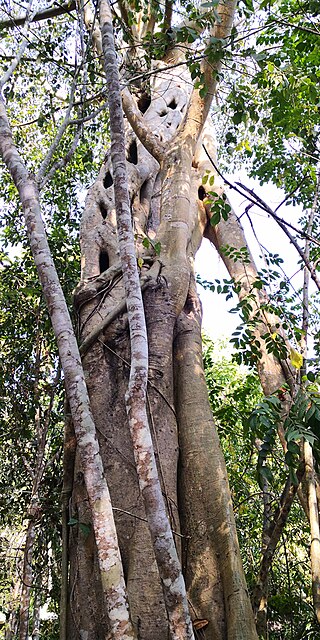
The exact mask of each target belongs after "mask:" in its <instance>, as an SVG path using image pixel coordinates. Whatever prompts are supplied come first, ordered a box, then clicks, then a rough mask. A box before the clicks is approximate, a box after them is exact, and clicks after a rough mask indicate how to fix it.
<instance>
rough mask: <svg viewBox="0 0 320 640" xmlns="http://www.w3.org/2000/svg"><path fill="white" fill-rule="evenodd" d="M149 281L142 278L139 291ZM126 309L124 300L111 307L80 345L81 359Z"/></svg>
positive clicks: (145, 286) (145, 277)
mask: <svg viewBox="0 0 320 640" xmlns="http://www.w3.org/2000/svg"><path fill="white" fill-rule="evenodd" d="M150 281H151V276H143V277H142V278H141V279H140V284H141V291H145V289H146V288H147V287H148V286H149V284H150ZM126 309H127V301H126V300H125V299H124V300H121V302H119V303H118V304H117V305H116V306H115V307H113V309H112V311H110V313H108V315H107V316H106V317H105V318H104V319H103V320H102V321H101V322H99V324H97V325H96V326H95V328H94V329H93V330H92V331H91V333H90V334H89V335H88V336H87V338H86V339H85V340H84V341H83V342H82V344H81V345H80V349H79V351H80V354H81V356H82V357H84V356H85V355H86V353H87V352H88V350H89V349H90V347H92V345H93V344H94V343H95V341H96V340H97V339H98V338H99V335H100V333H102V331H104V329H106V328H107V327H108V326H109V325H110V324H111V323H112V322H113V321H114V320H115V319H116V318H117V317H118V316H119V315H120V314H121V313H124V312H125V311H126Z"/></svg>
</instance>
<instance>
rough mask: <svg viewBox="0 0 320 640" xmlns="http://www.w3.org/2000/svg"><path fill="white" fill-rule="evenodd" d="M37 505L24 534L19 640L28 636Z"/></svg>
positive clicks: (25, 639)
mask: <svg viewBox="0 0 320 640" xmlns="http://www.w3.org/2000/svg"><path fill="white" fill-rule="evenodd" d="M37 509H38V506H37V504H34V505H33V508H32V509H30V512H29V522H28V528H27V534H26V542H25V547H24V557H23V571H22V592H21V604H20V611H19V640H28V635H29V613H30V596H31V589H32V588H33V568H32V559H33V547H34V541H35V535H36V531H35V515H36V512H37Z"/></svg>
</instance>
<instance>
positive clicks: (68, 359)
mask: <svg viewBox="0 0 320 640" xmlns="http://www.w3.org/2000/svg"><path fill="white" fill-rule="evenodd" d="M0 152H1V155H2V157H3V160H4V162H5V163H6V165H7V167H8V170H9V172H10V174H11V176H12V178H13V181H14V183H15V185H16V187H17V189H18V192H19V196H20V200H21V204H22V208H23V212H24V216H25V222H26V226H27V231H28V235H29V241H30V247H31V251H32V254H33V258H34V261H35V264H36V267H37V270H38V275H39V279H40V282H41V285H42V288H43V293H44V297H45V299H46V302H47V306H48V309H49V313H50V318H51V322H52V326H53V330H54V333H55V336H56V339H57V343H58V349H59V355H60V359H61V364H62V368H63V371H64V375H65V385H66V389H67V394H68V400H69V404H70V408H71V413H72V418H73V423H74V428H75V433H76V437H77V445H78V449H79V451H80V452H81V458H82V464H83V473H84V478H85V482H86V487H87V491H88V497H89V501H90V507H91V511H92V522H93V528H94V533H95V539H96V544H97V549H98V558H99V569H100V575H101V581H102V584H103V593H104V595H105V598H106V601H107V607H108V615H109V619H110V624H111V627H112V628H113V631H114V636H115V638H116V637H119V639H120V638H122V639H124V638H128V639H129V638H133V637H134V635H133V631H132V627H131V623H130V619H129V612H128V605H127V597H126V590H125V584H124V578H123V572H122V564H121V558H120V553H119V547H118V541H117V534H116V530H115V526H114V520H113V513H112V507H111V502H110V496H109V491H108V487H107V484H106V481H105V476H104V470H103V465H102V461H101V457H100V452H99V446H98V442H97V439H96V430H95V425H94V422H93V419H92V414H91V409H90V402H89V398H88V393H87V389H86V385H85V380H84V375H83V368H82V365H81V360H80V354H79V349H78V346H77V341H76V338H75V334H74V331H73V328H72V324H71V320H70V316H69V312H68V308H67V304H66V301H65V298H64V295H63V292H62V289H61V286H60V282H59V279H58V276H57V272H56V269H55V266H54V263H53V260H52V257H51V253H50V249H49V245H48V241H47V238H46V233H45V229H44V224H43V221H42V217H41V209H40V202H39V194H38V191H37V188H36V185H35V181H34V179H33V178H32V177H31V176H30V175H29V173H28V170H27V168H26V167H25V165H24V163H23V161H22V158H21V157H20V155H19V153H18V151H17V149H16V147H15V145H14V143H13V138H12V134H11V131H10V126H9V122H8V119H7V115H6V110H5V106H4V102H3V100H2V99H0Z"/></svg>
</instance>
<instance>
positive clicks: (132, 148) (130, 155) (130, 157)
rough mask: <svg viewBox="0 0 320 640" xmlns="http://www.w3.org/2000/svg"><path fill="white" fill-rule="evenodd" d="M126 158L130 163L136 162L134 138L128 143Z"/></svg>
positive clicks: (136, 152) (136, 153)
mask: <svg viewBox="0 0 320 640" xmlns="http://www.w3.org/2000/svg"><path fill="white" fill-rule="evenodd" d="M127 160H128V162H131V163H132V164H138V149H137V143H136V141H135V140H133V141H132V142H131V144H130V147H129V150H128V156H127Z"/></svg>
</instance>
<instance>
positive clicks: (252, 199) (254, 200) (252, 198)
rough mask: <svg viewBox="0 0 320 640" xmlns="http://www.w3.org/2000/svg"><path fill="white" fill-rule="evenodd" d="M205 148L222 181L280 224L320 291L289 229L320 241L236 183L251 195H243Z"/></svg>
mask: <svg viewBox="0 0 320 640" xmlns="http://www.w3.org/2000/svg"><path fill="white" fill-rule="evenodd" d="M203 148H204V150H205V152H206V154H207V156H208V158H209V160H210V162H211V164H212V166H213V167H214V169H215V170H216V172H217V173H218V175H219V176H220V177H221V178H222V180H223V181H224V182H225V184H227V185H228V186H229V187H230V189H234V190H235V191H237V193H239V194H240V195H241V196H243V197H244V198H246V199H247V200H249V201H250V202H252V204H255V205H257V206H258V207H259V208H260V209H262V210H263V211H266V213H268V214H269V215H270V216H271V217H272V218H273V219H274V220H275V221H276V222H277V223H278V225H279V227H280V228H281V229H282V231H283V232H284V233H285V234H286V236H287V237H288V238H289V240H290V242H291V243H292V244H293V246H294V248H295V249H296V251H297V252H298V254H299V256H300V258H301V259H302V261H303V262H304V264H305V266H306V267H307V269H308V270H309V272H310V275H311V278H312V280H313V281H314V283H315V285H316V287H317V289H318V290H319V291H320V282H319V280H318V278H317V276H316V272H315V268H314V267H313V266H312V265H311V264H310V262H309V260H308V259H307V258H306V256H305V254H304V251H303V250H302V249H301V247H299V245H298V243H297V241H296V239H295V238H294V237H293V235H292V234H291V233H290V231H288V229H287V227H291V228H293V229H294V230H295V231H296V233H298V234H299V235H300V236H302V237H303V238H306V237H308V238H309V239H310V240H311V242H314V243H315V244H319V245H320V242H319V241H318V240H316V239H315V238H311V236H309V234H306V233H305V232H304V231H300V230H299V229H296V228H295V227H293V226H292V225H291V224H290V223H289V222H286V221H285V220H283V219H282V218H279V216H277V215H276V214H275V213H274V211H272V209H271V208H270V207H269V205H267V204H266V202H264V200H262V199H261V198H260V197H259V196H258V195H257V194H256V193H254V191H253V190H252V189H249V188H248V187H246V186H245V185H243V184H241V182H236V183H235V184H237V185H239V186H240V187H241V189H244V191H245V192H247V193H249V194H250V196H248V195H247V193H243V191H241V190H240V189H238V188H237V187H236V186H235V185H234V184H232V183H231V182H229V180H227V178H225V177H224V175H223V174H222V173H221V171H219V169H218V167H217V165H216V164H215V162H214V160H213V159H212V157H211V156H210V154H209V153H208V151H207V149H206V147H205V146H204V145H203Z"/></svg>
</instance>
